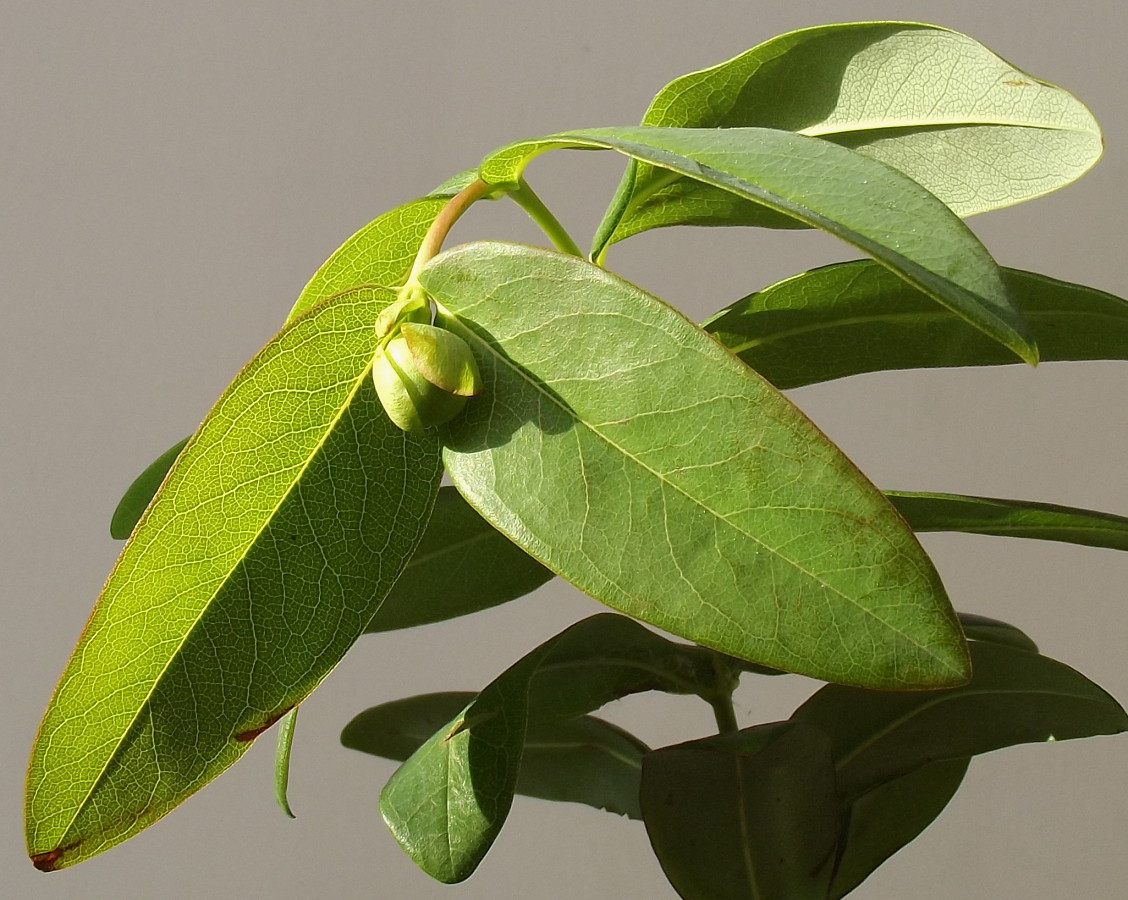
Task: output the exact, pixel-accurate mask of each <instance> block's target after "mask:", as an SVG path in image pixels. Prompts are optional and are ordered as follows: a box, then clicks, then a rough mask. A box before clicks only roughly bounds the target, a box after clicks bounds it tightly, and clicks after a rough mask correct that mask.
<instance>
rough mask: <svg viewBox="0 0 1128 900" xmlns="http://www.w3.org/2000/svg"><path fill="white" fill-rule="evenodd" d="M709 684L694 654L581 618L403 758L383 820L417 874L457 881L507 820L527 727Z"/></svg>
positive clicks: (608, 618) (711, 676) (696, 650)
mask: <svg viewBox="0 0 1128 900" xmlns="http://www.w3.org/2000/svg"><path fill="white" fill-rule="evenodd" d="M716 680H717V674H716V670H715V669H714V667H713V665H712V659H711V654H710V653H709V652H708V651H705V650H703V649H702V648H700V647H682V646H680V645H677V644H674V643H672V642H671V641H667V640H666V639H665V638H662V637H660V636H659V635H656V634H653V633H652V632H650V631H648V630H647V629H646V628H644V627H643V626H642V625H640V624H639V623H638V622H635V621H633V620H631V619H627V618H624V617H623V616H616V615H613V614H610V613H605V614H603V615H598V616H592V617H591V618H588V619H584V620H583V621H581V622H577V623H576V624H575V625H573V626H571V627H570V628H568V629H566V630H565V631H562V632H561V633H560V634H558V635H556V636H555V637H553V638H551V639H549V640H548V641H546V642H545V643H543V644H541V645H540V646H539V647H537V648H536V649H535V650H533V651H532V652H531V653H528V654H526V655H525V656H524V657H523V658H522V659H520V660H519V661H518V662H516V663H514V664H513V665H512V666H510V667H509V668H508V669H507V670H506V671H505V672H503V673H502V674H501V675H499V676H498V677H497V678H496V679H494V681H493V682H492V683H491V684H490V685H489V686H488V687H487V688H486V689H485V690H483V691H482V693H481V694H479V695H478V696H477V698H476V699H474V700H473V701H472V702H469V703H468V704H467V705H466V707H465V709H463V710H462V711H461V712H459V713H458V714H457V715H456V716H454V717H453V718H452V719H451V720H450V722H449V723H448V724H446V725H444V726H443V727H442V728H440V729H439V730H438V731H437V732H435V733H434V734H433V735H432V736H431V737H430V738H428V739H427V740H426V742H424V743H423V744H422V746H420V747H419V749H418V750H417V751H416V752H415V753H413V754H412V756H411V757H410V758H409V759H408V760H407V761H406V762H405V763H404V764H403V765H402V766H401V767H400V768H399V769H398V770H397V771H396V773H395V774H394V775H393V776H392V778H391V780H389V781H388V783H387V785H386V786H385V787H384V791H383V793H382V794H381V795H380V810H381V812H382V813H383V815H384V820H385V821H386V822H387V823H388V827H389V828H390V829H391V832H392V834H393V835H394V836H395V837H396V840H398V841H399V842H400V844H401V846H402V847H403V848H404V850H405V851H406V852H407V853H408V855H409V856H411V858H412V859H414V860H415V862H416V863H417V864H418V865H419V866H420V868H422V869H423V870H424V871H425V872H427V874H429V875H430V876H431V877H433V878H436V879H438V880H440V881H443V882H447V883H452V882H456V881H461V880H463V879H465V878H467V877H468V876H469V875H470V874H471V873H472V872H473V871H474V869H475V868H476V867H477V865H478V863H480V862H481V860H482V857H483V856H485V854H486V852H487V851H488V850H489V848H490V846H491V845H492V844H493V841H494V839H495V838H496V837H497V835H498V832H499V831H500V830H501V826H502V824H503V823H504V821H505V817H506V816H507V815H508V813H509V807H510V804H511V803H512V799H513V793H514V791H515V789H516V785H517V772H518V770H519V769H520V767H521V765H522V763H521V759H522V754H523V752H524V747H525V740H526V726H527V724H529V723H531V727H540V726H541V725H546V724H547V725H553V724H555V723H558V722H560V721H562V720H567V719H572V718H574V717H575V716H578V715H582V714H584V713H586V712H589V711H591V710H594V709H598V708H599V707H600V706H602V705H603V704H604V703H607V702H609V701H611V700H615V699H617V698H619V697H624V696H626V695H627V694H631V693H636V692H638V691H647V690H654V689H657V690H670V691H673V692H677V693H691V692H696V693H700V694H702V695H708V694H709V693H710V691H715V689H716ZM405 744H406V742H405V741H403V740H402V739H400V742H399V743H398V744H396V746H398V747H401V748H402V747H404V746H405Z"/></svg>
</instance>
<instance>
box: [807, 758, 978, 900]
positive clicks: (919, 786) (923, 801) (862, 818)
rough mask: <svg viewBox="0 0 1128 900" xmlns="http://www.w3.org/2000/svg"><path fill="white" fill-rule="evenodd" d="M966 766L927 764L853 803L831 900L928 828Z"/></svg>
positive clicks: (955, 761)
mask: <svg viewBox="0 0 1128 900" xmlns="http://www.w3.org/2000/svg"><path fill="white" fill-rule="evenodd" d="M970 762H971V760H969V759H950V760H943V761H942V762H935V763H931V764H929V765H926V766H922V767H921V768H919V769H916V770H915V771H913V772H910V773H909V774H908V775H902V776H901V777H900V778H894V779H893V780H892V781H887V782H885V783H884V784H881V785H878V786H877V787H876V788H874V789H873V790H872V791H869V792H867V793H865V794H863V795H862V796H861V797H859V798H858V799H857V800H855V801H854V802H853V803H852V804H851V805H850V807H849V809H848V811H847V813H846V822H845V827H844V828H843V833H842V837H841V839H840V851H839V861H838V866H837V868H836V869H835V872H834V879H833V881H832V882H831V885H830V892H829V900H838V898H839V897H845V896H846V895H847V894H849V893H850V892H851V891H852V890H854V888H856V887H857V886H858V885H859V884H861V883H862V882H863V881H864V880H865V879H866V878H868V877H869V875H870V874H871V873H872V872H873V871H874V870H875V869H876V868H877V867H878V866H880V865H881V864H882V863H883V862H885V861H886V860H887V859H889V857H891V856H892V855H893V854H894V853H896V852H897V851H898V850H900V849H901V848H902V847H904V846H905V845H907V844H908V843H910V842H911V841H913V840H915V839H916V838H917V837H918V836H919V835H920V834H921V832H923V831H924V830H925V829H926V828H927V827H928V826H929V825H931V824H932V822H933V821H935V819H936V817H937V816H939V815H940V813H942V812H943V811H944V807H946V806H947V805H948V801H949V800H951V799H952V797H953V796H955V793H956V791H957V790H959V787H960V784H961V783H962V782H963V777H964V774H965V773H966V772H967V767H968V764H969V763H970Z"/></svg>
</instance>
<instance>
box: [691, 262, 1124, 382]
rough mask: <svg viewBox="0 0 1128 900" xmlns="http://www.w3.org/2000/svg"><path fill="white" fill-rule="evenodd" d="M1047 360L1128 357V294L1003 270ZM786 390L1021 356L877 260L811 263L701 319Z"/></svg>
mask: <svg viewBox="0 0 1128 900" xmlns="http://www.w3.org/2000/svg"><path fill="white" fill-rule="evenodd" d="M1002 273H1003V282H1004V283H1005V284H1006V287H1007V290H1008V292H1009V293H1010V297H1011V300H1012V301H1013V302H1014V304H1015V306H1017V307H1018V308H1019V309H1020V310H1021V311H1022V314H1023V316H1024V317H1025V318H1026V320H1027V322H1029V323H1030V329H1031V331H1032V332H1033V334H1034V338H1035V340H1036V341H1037V344H1038V351H1039V354H1040V357H1041V359H1042V360H1043V361H1052V360H1078V359H1128V301H1125V300H1123V299H1121V298H1120V297H1115V296H1113V295H1112V294H1106V293H1105V292H1104V291H1098V290H1096V289H1095V288H1089V287H1084V286H1082V285H1079V284H1070V283H1069V282H1066V281H1058V280H1056V279H1053V278H1047V277H1046V276H1045V275H1036V274H1034V273H1033V272H1023V271H1020V270H1018V269H1002ZM702 327H703V328H704V329H705V330H706V331H708V332H710V333H711V334H712V335H713V336H714V337H715V338H717V339H718V340H719V341H721V343H723V344H724V345H725V346H726V347H728V348H729V349H730V350H732V351H733V352H734V353H736V354H737V355H738V356H739V357H740V358H741V359H743V360H744V361H745V362H746V363H748V365H750V366H751V367H752V368H753V369H755V370H756V371H757V372H759V373H760V374H761V375H763V376H764V377H765V378H767V379H768V381H770V382H771V383H772V384H774V385H775V386H776V387H778V388H780V389H787V388H794V387H802V386H803V385H805V384H813V383H815V382H820V381H830V380H831V379H834V378H844V377H846V376H847V375H858V374H860V373H863V372H875V371H881V370H886V369H919V368H930V367H937V366H996V365H1004V364H1009V363H1016V362H1018V360H1017V359H1016V358H1015V357H1014V355H1013V354H1011V353H1010V352H1009V351H1007V350H1006V348H1004V347H1002V346H1000V345H999V344H998V343H996V342H995V341H993V340H991V339H990V338H988V337H987V336H986V335H984V334H982V333H981V332H980V331H978V330H977V329H975V328H972V327H971V326H970V325H969V324H968V323H967V322H966V321H964V320H963V319H962V318H960V317H959V316H957V315H954V314H953V313H952V312H951V311H950V310H947V309H945V308H944V307H942V306H939V305H937V304H936V303H934V302H932V301H931V300H930V299H929V298H928V297H927V296H926V295H925V294H924V293H922V292H921V291H918V290H916V289H914V288H913V287H912V286H911V285H909V284H908V283H907V282H905V281H904V280H902V279H901V278H899V277H897V276H896V275H894V274H893V273H892V272H890V271H888V270H887V269H886V268H885V267H883V266H881V265H878V264H877V263H875V262H873V261H871V260H868V259H866V260H856V261H854V262H847V263H838V264H836V265H831V266H825V267H823V268H821V269H813V270H812V271H810V272H804V273H802V274H800V275H796V276H794V277H792V278H788V279H787V280H786V281H781V282H779V283H778V284H774V285H772V286H771V287H768V288H765V289H764V290H762V291H758V292H756V293H755V294H751V295H749V296H747V297H745V298H744V299H742V300H738V301H737V302H736V303H734V304H733V305H732V306H730V307H728V308H727V309H724V310H722V311H721V312H719V313H717V315H715V316H713V317H712V318H711V319H710V320H709V321H708V322H706V323H705V324H704V325H703V326H702Z"/></svg>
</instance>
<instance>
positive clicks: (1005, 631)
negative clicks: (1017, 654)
mask: <svg viewBox="0 0 1128 900" xmlns="http://www.w3.org/2000/svg"><path fill="white" fill-rule="evenodd" d="M959 619H960V626H961V627H962V628H963V630H964V634H965V635H966V636H967V639H968V640H969V641H988V642H989V643H993V644H1003V645H1005V646H1007V647H1014V648H1016V649H1018V650H1028V651H1030V652H1031V653H1037V652H1038V645H1037V644H1035V643H1034V641H1033V640H1032V639H1031V638H1030V636H1029V635H1027V634H1026V632H1024V631H1022V630H1021V629H1019V628H1017V627H1016V626H1014V625H1011V624H1010V623H1009V622H1000V621H999V620H998V619H989V618H988V617H987V616H977V615H975V614H974V613H960V614H959Z"/></svg>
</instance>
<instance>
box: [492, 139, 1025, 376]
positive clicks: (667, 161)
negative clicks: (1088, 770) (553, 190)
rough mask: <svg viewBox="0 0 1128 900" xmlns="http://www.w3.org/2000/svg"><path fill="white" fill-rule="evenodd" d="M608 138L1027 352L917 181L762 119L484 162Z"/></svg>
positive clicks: (964, 241) (496, 175)
mask: <svg viewBox="0 0 1128 900" xmlns="http://www.w3.org/2000/svg"><path fill="white" fill-rule="evenodd" d="M568 147H571V148H587V149H598V148H611V149H614V150H618V151H619V152H621V153H625V154H627V155H628V156H631V157H633V158H635V159H638V160H643V161H646V162H649V163H652V164H654V165H656V166H659V167H660V168H662V169H665V170H669V171H670V172H674V173H678V174H681V175H687V176H689V177H690V178H692V179H695V180H697V181H700V182H703V183H707V184H711V185H713V186H714V187H717V188H721V189H722V190H725V191H728V192H729V193H732V194H734V195H736V196H740V197H743V198H745V199H748V200H752V201H754V202H755V203H758V204H761V205H763V206H766V207H768V208H769V209H772V210H775V211H776V212H780V213H783V214H784V215H787V216H791V217H793V218H796V219H798V220H800V221H802V222H805V223H806V224H808V225H813V226H816V227H818V228H821V229H823V230H824V231H827V232H829V233H830V234H833V235H835V236H836V237H839V238H841V239H842V240H844V241H847V242H848V243H850V244H853V245H854V246H855V247H857V248H859V249H860V250H862V251H863V252H865V253H867V254H869V255H870V256H872V257H874V259H876V260H877V261H878V262H880V263H881V264H882V265H884V266H887V267H888V268H890V269H892V270H893V271H894V272H896V273H897V274H898V275H899V276H900V277H901V278H903V279H905V280H906V281H907V282H909V283H910V284H912V285H914V286H915V287H917V288H918V289H919V290H922V291H924V292H925V293H927V294H928V295H929V296H930V297H932V298H933V299H935V300H936V301H937V302H939V303H940V304H942V305H943V306H946V307H947V308H948V309H950V310H952V311H953V312H955V313H956V314H957V315H959V316H961V317H963V318H964V319H966V320H967V321H968V322H970V323H971V324H972V325H974V326H975V327H976V328H978V329H980V330H981V331H983V332H984V333H985V334H987V335H989V336H990V337H992V338H994V339H995V340H997V341H999V342H1000V343H1001V344H1003V345H1005V346H1006V347H1008V348H1010V349H1011V350H1012V351H1014V353H1016V354H1017V355H1018V356H1020V357H1021V358H1023V359H1025V360H1026V361H1027V362H1031V363H1033V362H1037V360H1038V353H1037V348H1036V346H1035V344H1034V342H1033V340H1032V338H1031V337H1030V333H1029V328H1028V326H1027V325H1026V323H1025V322H1024V321H1023V319H1022V315H1021V313H1020V312H1019V311H1018V310H1017V309H1016V308H1015V307H1014V306H1013V304H1012V303H1011V301H1010V299H1009V298H1008V297H1007V293H1006V289H1005V287H1004V285H1003V282H1002V279H1001V277H1000V275H999V271H998V267H997V266H996V264H995V262H994V260H992V259H991V257H990V255H989V254H988V253H987V250H986V249H985V248H984V247H983V245H982V244H981V243H980V242H979V240H978V238H976V237H975V235H974V234H972V232H971V231H970V229H968V227H967V226H966V225H965V224H964V223H963V222H962V221H960V219H959V218H958V217H957V216H956V215H955V213H953V212H952V211H951V210H949V209H948V207H946V206H945V205H944V204H943V203H941V202H940V201H939V200H937V199H936V198H935V197H934V196H933V195H932V194H930V193H928V191H926V190H925V189H924V188H922V187H921V186H920V185H919V184H917V183H916V182H915V181H912V180H911V179H909V178H907V177H906V176H904V175H902V174H901V173H900V172H898V171H897V170H895V169H892V168H890V167H889V166H886V165H885V164H883V163H880V162H878V161H876V160H873V159H870V158H868V157H865V156H862V155H860V154H858V153H854V152H853V151H850V150H847V149H845V148H843V147H839V146H837V145H836V144H831V143H828V142H826V141H820V140H816V139H814V138H807V137H804V136H802V135H796V134H792V133H791V132H788V131H775V130H772V129H766V128H722V129H703V128H649V127H645V126H639V127H634V128H631V127H619V128H593V129H588V130H585V131H573V132H564V133H561V134H556V135H550V136H549V137H545V138H537V139H534V140H530V141H522V142H520V143H518V144H513V145H511V146H509V147H504V148H502V149H501V150H498V151H496V152H495V153H494V154H492V155H491V156H488V157H486V159H485V160H484V161H483V162H482V178H483V179H485V180H486V181H489V182H491V183H498V184H502V183H505V184H508V183H511V182H512V181H513V180H514V179H516V178H518V177H519V176H520V173H521V171H522V170H523V169H524V166H525V165H526V164H527V163H528V161H529V160H530V159H532V158H533V157H534V156H536V155H537V154H539V153H543V152H544V151H545V150H550V149H555V148H568Z"/></svg>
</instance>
